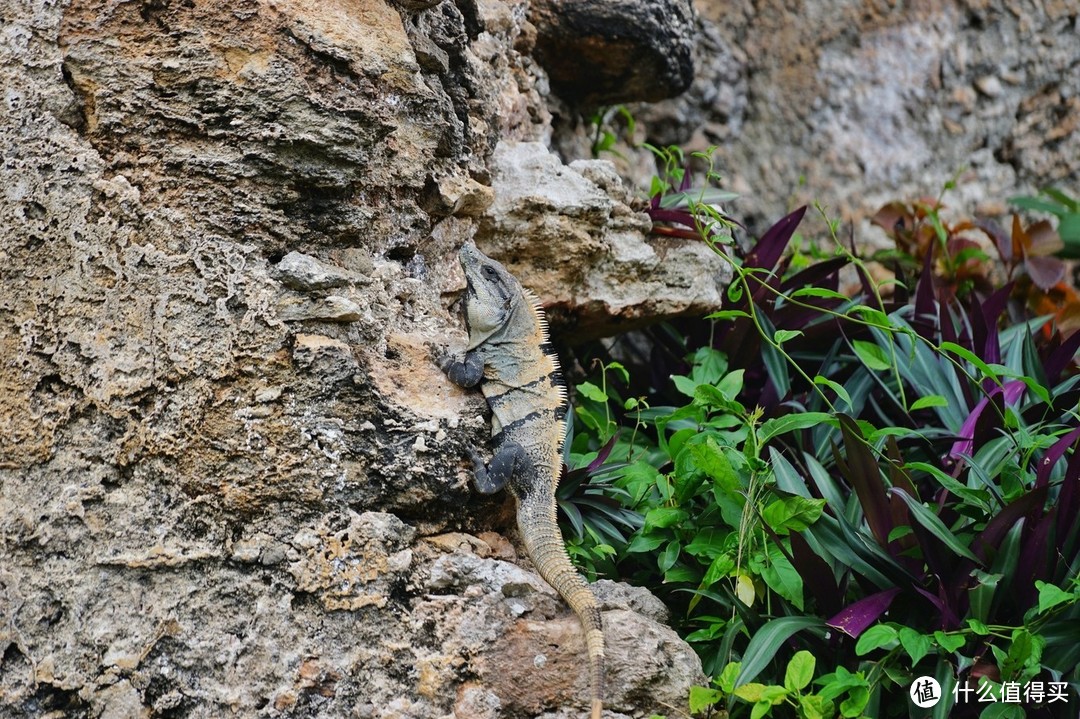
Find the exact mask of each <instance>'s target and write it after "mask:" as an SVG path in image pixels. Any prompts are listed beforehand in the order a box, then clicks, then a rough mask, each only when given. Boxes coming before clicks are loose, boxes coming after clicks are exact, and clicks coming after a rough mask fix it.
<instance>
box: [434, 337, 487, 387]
mask: <svg viewBox="0 0 1080 719" xmlns="http://www.w3.org/2000/svg"><path fill="white" fill-rule="evenodd" d="M428 349H429V350H430V351H431V358H432V359H433V360H435V364H437V365H438V366H439V369H441V370H442V371H443V372H445V373H446V376H447V377H449V378H450V381H451V382H453V383H454V384H456V385H457V386H458V387H464V388H465V389H471V388H473V387H475V386H476V385H478V384H480V380H482V379H484V358H483V357H481V356H480V353H479V352H476V351H475V350H474V351H472V352H466V353H465V359H462V360H459V359H457V358H456V357H455V356H454V355H453V354H451V353H450V352H448V351H447V350H446V348H445V347H438V346H437V345H433V344H429V345H428Z"/></svg>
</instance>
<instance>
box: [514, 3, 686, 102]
mask: <svg viewBox="0 0 1080 719" xmlns="http://www.w3.org/2000/svg"><path fill="white" fill-rule="evenodd" d="M529 19H530V20H531V21H532V23H533V25H535V26H536V31H537V32H536V50H535V54H536V57H537V59H538V60H539V61H540V63H541V64H542V65H543V66H544V69H545V70H547V72H548V76H549V77H550V78H551V84H552V88H553V89H554V90H555V92H556V93H557V94H558V95H559V96H560V97H562V98H563V99H565V100H569V101H571V102H573V103H578V104H582V105H586V106H590V107H592V106H597V105H608V104H613V103H619V102H632V101H638V100H644V101H649V102H655V101H656V100H661V99H663V98H666V97H671V96H673V95H678V94H679V93H681V92H682V91H683V90H685V89H686V88H687V87H689V86H690V82H691V80H692V79H693V77H694V64H693V46H694V12H693V8H692V7H691V5H690V2H688V0H656V1H653V0H609V1H608V2H590V1H589V0H534V1H533V2H532V3H530V5H529Z"/></svg>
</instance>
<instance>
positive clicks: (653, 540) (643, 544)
mask: <svg viewBox="0 0 1080 719" xmlns="http://www.w3.org/2000/svg"><path fill="white" fill-rule="evenodd" d="M665 540H666V537H664V536H662V535H655V534H638V535H636V536H635V537H634V538H633V539H631V540H630V544H629V545H627V547H626V551H627V552H628V553H634V552H651V551H653V550H655V549H656V548H657V547H659V546H660V545H661V544H663V543H664V541H665Z"/></svg>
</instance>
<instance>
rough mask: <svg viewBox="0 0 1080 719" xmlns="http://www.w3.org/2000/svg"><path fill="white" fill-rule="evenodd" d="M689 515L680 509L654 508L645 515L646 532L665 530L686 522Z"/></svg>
mask: <svg viewBox="0 0 1080 719" xmlns="http://www.w3.org/2000/svg"><path fill="white" fill-rule="evenodd" d="M688 516H689V515H688V514H687V512H686V510H685V509H679V508H678V507H653V508H652V509H650V510H649V511H648V513H647V514H646V515H645V528H644V531H646V532H648V531H649V530H651V529H665V528H667V527H670V526H672V525H675V524H679V523H680V522H683V521H685V520H686V518H687V517H688Z"/></svg>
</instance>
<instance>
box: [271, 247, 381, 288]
mask: <svg viewBox="0 0 1080 719" xmlns="http://www.w3.org/2000/svg"><path fill="white" fill-rule="evenodd" d="M274 270H275V273H276V274H277V276H278V277H279V278H280V279H281V281H282V282H284V283H285V284H286V285H288V286H289V287H292V288H293V289H296V290H300V291H302V292H314V291H316V290H325V289H329V288H331V287H343V286H345V285H347V284H350V283H356V282H361V281H365V280H366V278H364V277H362V276H356V275H353V274H352V273H350V272H348V271H346V270H344V269H342V268H340V267H334V266H332V265H328V264H326V263H325V262H320V261H319V260H317V259H315V258H314V257H312V256H311V255H305V254H303V253H301V252H290V253H289V254H287V255H285V256H284V257H282V258H281V261H280V262H278V263H277V265H276V266H275V268H274Z"/></svg>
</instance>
